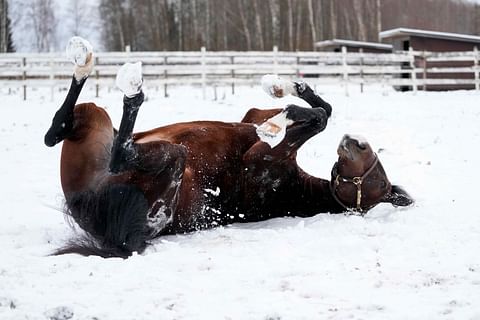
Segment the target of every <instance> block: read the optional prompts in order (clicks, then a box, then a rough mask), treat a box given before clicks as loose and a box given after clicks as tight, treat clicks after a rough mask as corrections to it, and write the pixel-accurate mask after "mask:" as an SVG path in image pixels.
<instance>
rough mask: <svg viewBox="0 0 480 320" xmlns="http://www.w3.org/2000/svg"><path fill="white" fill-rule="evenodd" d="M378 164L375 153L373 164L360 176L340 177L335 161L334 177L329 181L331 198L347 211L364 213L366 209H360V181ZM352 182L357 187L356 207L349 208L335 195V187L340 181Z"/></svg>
mask: <svg viewBox="0 0 480 320" xmlns="http://www.w3.org/2000/svg"><path fill="white" fill-rule="evenodd" d="M377 164H378V156H377V154H375V160H374V161H373V164H372V165H371V166H370V168H369V169H368V170H367V171H366V172H365V173H364V174H363V175H362V176H360V177H353V178H345V177H342V176H341V175H340V174H338V171H337V166H338V162H337V163H335V165H334V166H333V169H332V178H333V177H335V179H334V180H333V181H332V182H331V183H330V191H331V193H332V196H333V198H334V199H335V200H336V201H337V202H338V203H339V204H340V205H341V206H342V207H343V208H344V209H346V210H348V211H356V212H359V213H365V212H366V211H367V210H368V208H367V209H366V210H363V209H362V183H363V180H364V179H365V178H366V177H368V175H369V174H370V173H372V171H373V169H375V168H376V167H377ZM341 182H343V183H353V184H354V185H355V186H356V187H357V201H356V205H357V206H356V208H351V207H349V206H347V205H346V204H345V203H344V202H343V201H342V200H340V198H339V197H338V196H337V194H336V191H337V187H338V186H339V185H340V183H341Z"/></svg>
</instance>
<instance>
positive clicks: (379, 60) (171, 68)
mask: <svg viewBox="0 0 480 320" xmlns="http://www.w3.org/2000/svg"><path fill="white" fill-rule="evenodd" d="M478 60H479V53H478V50H476V49H475V50H474V51H471V52H449V53H433V52H415V51H412V50H410V51H401V52H395V53H385V54H373V53H352V52H347V51H346V50H342V52H338V53H333V52H332V53H330V52H279V51H277V50H276V49H274V50H273V51H270V52H268V51H267V52H265V51H263V52H230V51H227V52H208V51H205V50H201V51H198V52H99V53H97V54H96V55H95V69H94V72H93V74H92V75H91V76H90V79H89V81H88V83H89V85H93V86H95V88H96V90H97V95H98V93H99V90H100V88H102V87H112V86H113V85H114V79H115V75H116V72H117V70H118V68H119V67H120V66H121V65H122V64H123V63H125V62H135V61H142V63H143V74H144V78H145V85H146V86H150V87H156V88H161V89H162V90H164V92H165V95H168V88H169V86H173V85H178V84H182V85H185V84H187V85H198V86H202V87H203V88H204V89H205V88H206V87H207V86H231V88H232V92H233V93H234V91H235V86H236V85H239V84H249V85H250V84H258V83H259V79H260V77H261V76H262V75H264V74H267V73H274V74H279V75H282V76H286V77H291V78H309V79H308V81H309V83H312V84H313V85H316V84H339V83H340V84H342V85H343V86H344V87H345V93H346V94H348V90H349V87H351V86H352V85H358V86H360V88H361V90H362V91H363V88H364V86H368V85H370V84H379V83H380V84H382V85H384V86H394V87H396V88H401V87H405V88H409V89H412V90H414V91H416V90H417V89H420V90H421V89H423V90H425V89H429V88H432V87H435V86H444V87H448V86H453V87H454V86H460V87H461V86H467V87H468V88H475V89H476V90H480V79H479V78H480V77H479V69H480V66H479V62H478ZM72 70H73V67H72V65H71V63H70V62H68V61H67V60H66V59H65V58H64V55H63V54H61V53H49V54H18V53H10V54H0V84H1V85H2V87H3V88H5V87H7V88H10V87H19V88H22V89H23V90H21V91H22V92H23V96H24V99H26V98H27V92H28V89H29V88H33V87H38V86H48V87H52V88H55V87H58V86H62V87H65V86H67V85H68V84H69V81H68V80H67V79H69V78H70V77H71V74H72Z"/></svg>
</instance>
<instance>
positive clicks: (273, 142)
mask: <svg viewBox="0 0 480 320" xmlns="http://www.w3.org/2000/svg"><path fill="white" fill-rule="evenodd" d="M292 123H293V121H292V120H290V119H288V118H287V113H286V112H285V111H283V112H280V113H279V114H277V115H275V116H273V117H271V118H270V119H268V120H267V121H265V122H264V123H262V124H261V125H260V126H258V127H257V136H258V137H259V139H260V140H262V141H263V142H266V143H268V144H269V145H270V147H271V148H274V147H275V146H277V145H278V144H279V143H280V142H282V140H283V138H284V137H285V133H286V130H287V126H289V125H291V124H292Z"/></svg>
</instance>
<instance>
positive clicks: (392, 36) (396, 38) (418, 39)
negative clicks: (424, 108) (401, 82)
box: [379, 28, 480, 90]
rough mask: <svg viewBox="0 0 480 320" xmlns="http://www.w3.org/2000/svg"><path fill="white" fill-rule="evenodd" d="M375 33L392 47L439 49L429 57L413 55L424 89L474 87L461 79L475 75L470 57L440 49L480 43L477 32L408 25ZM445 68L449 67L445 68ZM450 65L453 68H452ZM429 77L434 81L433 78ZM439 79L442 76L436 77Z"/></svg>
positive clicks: (468, 47) (459, 48)
mask: <svg viewBox="0 0 480 320" xmlns="http://www.w3.org/2000/svg"><path fill="white" fill-rule="evenodd" d="M379 36H380V39H382V41H384V42H388V43H391V44H392V47H393V51H401V50H410V49H411V50H413V51H417V52H433V53H439V54H437V55H431V56H430V57H426V56H423V57H422V55H417V57H416V58H415V66H416V67H417V68H422V69H423V70H424V71H423V72H422V73H420V74H417V78H419V79H424V80H425V82H428V83H429V84H428V85H427V84H424V85H423V86H422V88H423V89H424V90H458V89H475V85H474V84H466V83H465V82H469V80H471V79H474V77H475V73H474V71H473V68H472V67H473V66H474V64H475V63H474V59H472V58H468V56H466V55H465V59H464V60H462V59H461V58H458V57H455V58H452V57H453V56H451V55H442V54H440V53H446V52H461V51H470V52H472V51H475V50H477V49H476V48H478V47H480V36H474V35H467V34H459V33H449V32H437V31H430V30H419V29H410V28H396V29H391V30H386V31H382V32H380V34H379ZM442 57H444V58H442ZM447 68H450V70H449V71H448V72H447ZM451 68H456V70H452V69H451ZM442 69H443V70H442ZM442 71H443V72H442ZM432 79H437V80H438V81H437V82H435V81H432ZM440 79H443V80H442V81H440ZM449 80H450V81H449ZM453 80H456V81H453ZM462 80H465V81H462Z"/></svg>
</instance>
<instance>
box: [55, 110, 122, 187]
mask: <svg viewBox="0 0 480 320" xmlns="http://www.w3.org/2000/svg"><path fill="white" fill-rule="evenodd" d="M75 121H76V122H75V126H74V129H73V132H72V133H71V138H67V139H65V140H64V142H63V146H62V157H61V166H60V169H61V172H60V174H61V181H62V188H63V191H64V193H65V194H69V193H71V192H81V191H86V190H89V189H94V188H95V187H96V186H98V184H99V182H100V180H101V179H102V177H103V176H105V175H106V174H107V173H108V164H109V162H110V150H111V147H112V142H113V127H112V124H111V121H110V118H109V117H108V115H107V114H106V112H105V111H104V110H103V109H100V108H98V107H96V106H95V105H94V104H83V105H78V106H77V107H76V109H75Z"/></svg>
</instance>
